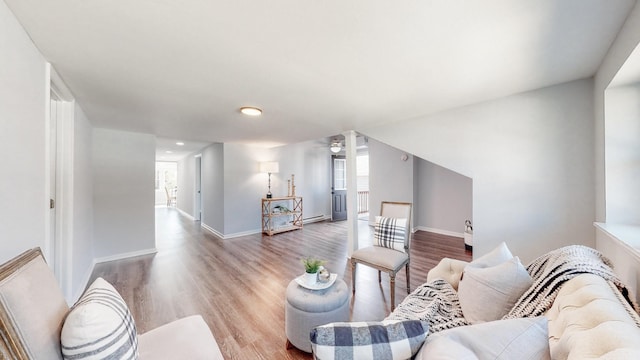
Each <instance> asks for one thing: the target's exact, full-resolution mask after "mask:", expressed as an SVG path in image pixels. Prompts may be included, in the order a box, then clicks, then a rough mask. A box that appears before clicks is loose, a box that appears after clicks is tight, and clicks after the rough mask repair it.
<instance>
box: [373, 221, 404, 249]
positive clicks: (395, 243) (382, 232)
mask: <svg viewBox="0 0 640 360" xmlns="http://www.w3.org/2000/svg"><path fill="white" fill-rule="evenodd" d="M406 236H407V219H396V218H388V217H383V216H376V225H375V227H374V230H373V244H374V245H376V246H381V247H385V248H389V249H393V250H398V251H404V240H405V238H406Z"/></svg>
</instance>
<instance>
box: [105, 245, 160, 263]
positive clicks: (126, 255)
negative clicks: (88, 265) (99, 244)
mask: <svg viewBox="0 0 640 360" xmlns="http://www.w3.org/2000/svg"><path fill="white" fill-rule="evenodd" d="M157 252H158V249H156V248H151V249H145V250H138V251H132V252H128V253H122V254H116V255H110V256H105V257H101V258H96V259H95V260H94V261H93V263H94V264H99V263H103V262H107V261H114V260H121V259H126V258H131V257H136V256H142V255H149V254H155V253H157Z"/></svg>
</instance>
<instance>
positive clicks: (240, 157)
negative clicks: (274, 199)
mask: <svg viewBox="0 0 640 360" xmlns="http://www.w3.org/2000/svg"><path fill="white" fill-rule="evenodd" d="M264 152H265V150H264V149H261V148H256V147H249V146H247V145H241V144H224V170H223V174H224V203H225V207H224V235H225V237H227V236H240V235H244V234H249V233H256V232H259V231H260V230H261V225H260V224H261V223H260V221H261V217H260V214H261V208H260V206H261V204H260V199H261V198H262V197H264V196H265V194H266V192H267V174H261V173H259V172H258V163H259V160H258V158H259V156H260V154H261V153H264ZM271 181H272V188H271V192H272V193H274V194H275V196H278V195H282V194H281V193H280V194H279V193H278V192H277V191H275V189H274V187H273V184H274V183H275V182H277V181H278V180H277V179H276V174H273V175H271Z"/></svg>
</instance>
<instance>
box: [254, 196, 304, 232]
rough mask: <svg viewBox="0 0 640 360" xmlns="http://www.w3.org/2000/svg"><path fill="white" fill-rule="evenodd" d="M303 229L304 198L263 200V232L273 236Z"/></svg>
mask: <svg viewBox="0 0 640 360" xmlns="http://www.w3.org/2000/svg"><path fill="white" fill-rule="evenodd" d="M298 229H302V197H301V196H284V197H275V198H262V232H263V233H265V234H267V235H269V236H271V235H273V234H277V233H281V232H285V231H291V230H298Z"/></svg>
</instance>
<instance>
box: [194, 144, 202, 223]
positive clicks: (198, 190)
mask: <svg viewBox="0 0 640 360" xmlns="http://www.w3.org/2000/svg"><path fill="white" fill-rule="evenodd" d="M195 179H196V184H195V199H194V202H193V204H194V205H193V218H194V219H195V220H196V221H200V220H202V157H201V156H196V174H195Z"/></svg>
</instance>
